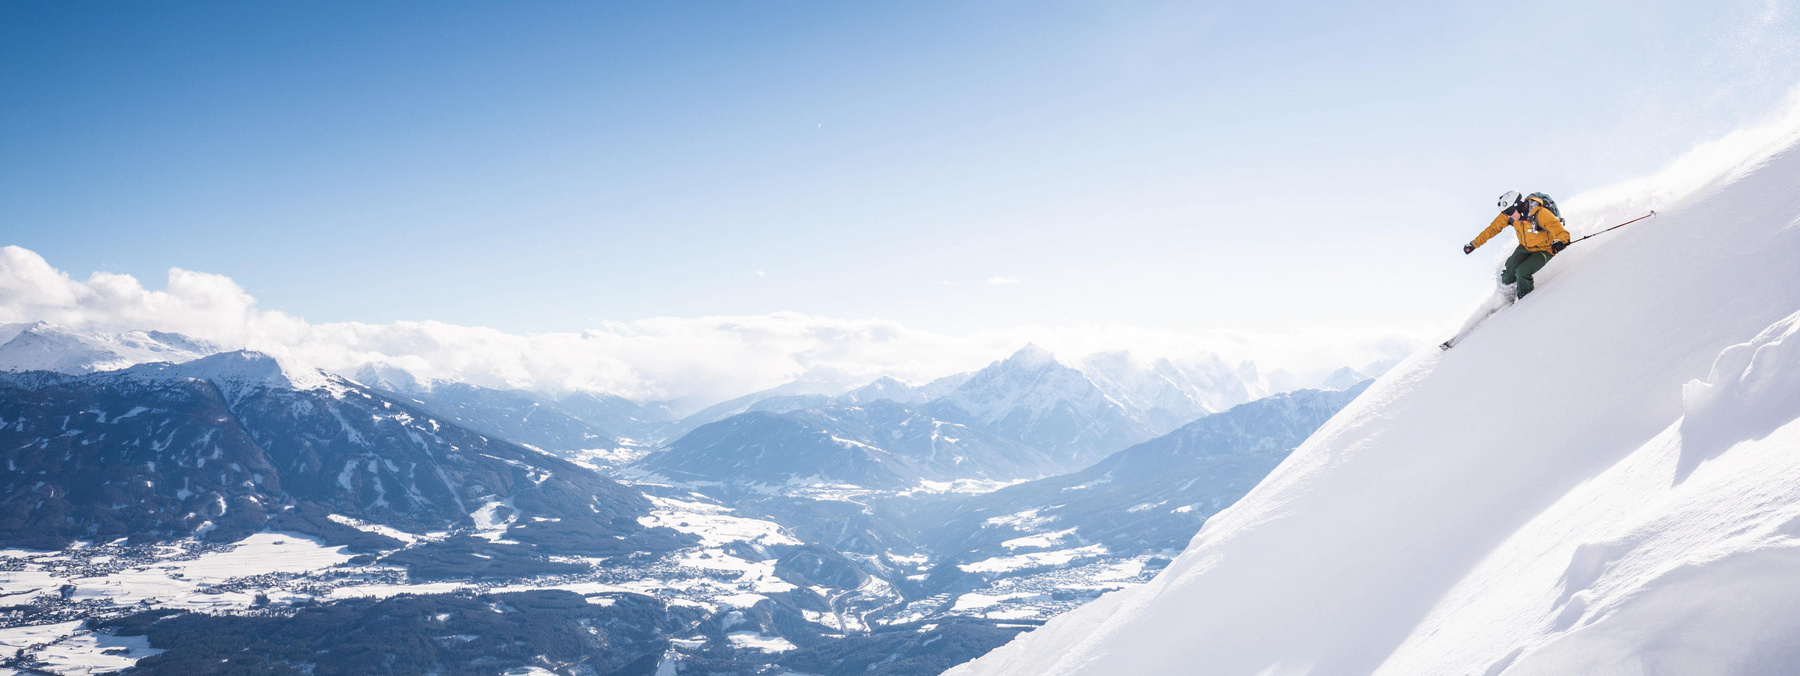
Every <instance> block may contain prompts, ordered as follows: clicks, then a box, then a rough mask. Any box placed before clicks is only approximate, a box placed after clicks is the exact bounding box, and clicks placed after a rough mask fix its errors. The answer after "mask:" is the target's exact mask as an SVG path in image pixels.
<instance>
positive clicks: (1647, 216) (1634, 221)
mask: <svg viewBox="0 0 1800 676" xmlns="http://www.w3.org/2000/svg"><path fill="white" fill-rule="evenodd" d="M1655 215H1656V212H1655V211H1654V210H1652V211H1651V212H1650V213H1647V214H1644V215H1642V216H1639V217H1637V218H1633V219H1631V220H1629V221H1625V222H1624V223H1620V224H1618V225H1615V226H1613V227H1610V228H1607V229H1605V230H1601V231H1600V232H1596V233H1594V235H1601V234H1605V233H1609V232H1612V231H1614V230H1618V229H1619V228H1623V227H1625V226H1627V225H1631V224H1632V223H1636V222H1638V221H1641V220H1644V219H1646V218H1649V217H1651V216H1655ZM1594 235H1583V236H1582V237H1581V239H1578V240H1575V242H1579V241H1581V240H1582V239H1587V238H1589V237H1593V236H1594ZM1575 242H1569V245H1570V246H1574V245H1575Z"/></svg>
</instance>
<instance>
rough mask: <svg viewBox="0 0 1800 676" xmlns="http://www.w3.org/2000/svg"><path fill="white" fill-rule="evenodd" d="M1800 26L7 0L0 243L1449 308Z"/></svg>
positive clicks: (992, 319) (552, 289) (840, 309)
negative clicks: (1485, 239) (1527, 215)
mask: <svg viewBox="0 0 1800 676" xmlns="http://www.w3.org/2000/svg"><path fill="white" fill-rule="evenodd" d="M1797 29H1800V25H1797V22H1796V19H1795V16H1794V12H1793V8H1792V7H1790V6H1788V5H1786V4H1783V3H1772V4H1771V3H1761V2H1729V1H1728V2H1718V3H1692V2H1610V1H1609V2H1575V3H1570V2H1547V1H1546V2H1524V3H1511V4H1499V3H1489V2H1450V3H1442V2H1396V3H1316V2H1254V3H1251V2H1239V3H1131V2H1104V3H1099V2H1095V3H1066V2H1051V3H1026V2H1005V3H963V2H943V3H935V2H934V3H808V2H779V3H747V2H718V3H701V2H696V3H555V2H534V3H412V4H405V3H255V2H251V3H161V2H134V3H81V2H67V3H60V2H59V3H23V2H12V3H5V4H0V97H3V98H0V235H3V236H4V237H3V238H0V239H4V240H5V241H3V242H0V244H17V245H19V246H23V247H25V248H28V249H31V250H33V251H36V252H38V253H40V254H42V255H43V256H44V257H45V258H46V259H48V260H49V261H50V263H51V264H53V265H55V266H57V267H59V268H61V269H64V270H67V271H69V272H70V273H71V274H74V275H76V276H77V277H85V276H86V275H87V274H88V273H90V272H93V271H109V272H120V273H128V274H132V275H136V276H138V277H139V278H142V279H144V280H146V282H147V283H148V284H150V285H152V286H155V285H158V284H160V280H161V279H162V277H163V275H164V274H165V273H166V271H167V269H168V268H169V267H171V266H179V267H182V268H187V269H192V270H201V271H206V272H212V273H219V274H223V275H226V276H229V277H231V278H232V279H234V280H236V281H237V282H238V283H239V284H241V285H243V286H244V287H245V288H246V289H247V290H248V291H249V292H250V293H252V294H254V295H255V296H256V297H257V299H258V300H259V302H260V303H261V305H262V306H263V307H265V308H272V309H280V310H284V311H286V312H289V313H292V314H296V315H299V316H302V317H305V318H306V319H308V320H310V321H314V322H334V321H348V320H356V321H364V322H377V323H379V322H389V321H393V320H401V319H435V320H441V321H446V322H451V323H456V324H464V325H476V326H491V327H495V328H500V329H502V330H506V331H514V332H532V331H561V330H575V329H580V328H583V327H587V326H593V325H595V324H597V323H599V322H603V321H608V320H635V319H642V318H646V317H655V316H682V317H692V316H702V315H745V314H763V313H769V312H776V311H798V312H803V313H809V314H819V315H828V316H833V317H845V318H858V319H861V318H879V319H889V320H895V321H899V322H901V323H903V324H905V325H907V326H912V327H917V328H921V329H925V330H931V331H943V332H952V333H955V332H965V331H973V330H976V329H978V328H981V327H993V326H1009V325H1020V324H1043V325H1066V324H1098V325H1110V324H1122V325H1132V326H1149V327H1160V328H1167V329H1171V330H1199V329H1207V328H1216V327H1229V328H1236V329H1245V330H1255V331H1285V330H1292V329H1296V328H1301V327H1316V326H1329V327H1371V326H1375V327H1379V326H1408V325H1418V324H1423V323H1438V322H1443V321H1445V320H1446V319H1451V320H1453V319H1454V317H1452V316H1451V315H1454V313H1455V312H1456V311H1457V310H1459V309H1461V308H1463V307H1464V306H1465V305H1466V304H1467V303H1468V302H1469V301H1470V300H1471V299H1472V298H1473V297H1474V296H1475V295H1477V294H1479V293H1481V290H1482V289H1483V288H1484V286H1485V285H1487V284H1489V283H1490V281H1489V279H1490V275H1491V266H1489V265H1488V264H1487V262H1486V261H1485V260H1476V259H1472V258H1467V257H1464V256H1462V255H1461V253H1460V251H1459V247H1460V245H1461V244H1462V243H1463V242H1465V241H1467V240H1468V239H1469V238H1470V237H1472V236H1473V234H1474V233H1475V232H1476V231H1477V230H1478V229H1479V228H1480V227H1481V226H1482V225H1484V224H1485V221H1486V220H1487V219H1488V218H1490V217H1491V216H1492V208H1491V207H1492V201H1493V198H1494V196H1495V195H1497V194H1498V193H1500V192H1502V191H1504V190H1506V189H1509V188H1521V189H1524V190H1527V191H1530V190H1545V191H1548V192H1550V193H1551V194H1553V195H1571V194H1574V193H1577V192H1580V191H1582V190H1586V189H1590V188H1594V187H1598V186H1602V185H1605V184H1608V183H1612V182H1615V181H1618V180H1621V179H1625V178H1629V177H1632V176H1636V175H1640V174H1644V173H1648V172H1651V171H1653V170H1655V169H1656V168H1657V167H1659V166H1661V165H1663V164H1664V163H1666V162H1668V161H1669V160H1670V159H1672V158H1674V157H1676V156H1678V155H1680V154H1681V153H1682V152H1684V151H1686V150H1688V149H1689V148H1690V147H1692V146H1693V145H1694V144H1695V143H1697V142H1700V141H1704V140H1707V139H1710V138H1714V137H1717V136H1719V135H1721V134H1723V133H1725V132H1728V131H1730V130H1732V129H1735V128H1738V127H1740V126H1742V125H1744V124H1746V123H1748V122H1751V121H1754V120H1756V119H1758V118H1761V117H1763V116H1766V115H1768V114H1770V113H1771V112H1772V111H1773V110H1774V109H1776V108H1777V107H1779V106H1780V105H1781V103H1782V101H1783V99H1784V97H1785V96H1786V95H1787V94H1788V92H1789V91H1790V89H1791V88H1792V87H1793V86H1794V85H1795V84H1796V83H1800V59H1796V58H1795V56H1796V43H1795V40H1796V36H1800V30H1797ZM1574 216H1575V217H1576V218H1579V215H1578V214H1577V215H1574ZM1015 280H1016V281H1015ZM990 281H997V282H1007V283H990Z"/></svg>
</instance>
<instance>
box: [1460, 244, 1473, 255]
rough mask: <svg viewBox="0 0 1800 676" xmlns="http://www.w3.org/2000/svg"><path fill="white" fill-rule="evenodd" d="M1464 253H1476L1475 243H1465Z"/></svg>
mask: <svg viewBox="0 0 1800 676" xmlns="http://www.w3.org/2000/svg"><path fill="white" fill-rule="evenodd" d="M1463 253H1465V254H1471V253H1475V245H1473V244H1464V245H1463Z"/></svg>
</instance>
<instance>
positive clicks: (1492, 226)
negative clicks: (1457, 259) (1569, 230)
mask: <svg viewBox="0 0 1800 676" xmlns="http://www.w3.org/2000/svg"><path fill="white" fill-rule="evenodd" d="M1506 223H1507V219H1506V214H1500V215H1499V216H1495V217H1494V222H1492V223H1489V224H1488V227H1487V228H1486V229H1485V230H1482V231H1481V234H1479V235H1476V236H1475V241H1472V242H1469V243H1468V244H1466V245H1463V253H1469V252H1471V251H1474V250H1476V249H1478V248H1481V245H1483V244H1487V241H1488V240H1490V239H1493V238H1494V235H1498V234H1500V231H1501V230H1505V229H1506ZM1557 227H1558V228H1560V227H1562V226H1561V225H1558V226H1557Z"/></svg>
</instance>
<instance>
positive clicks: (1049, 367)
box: [926, 345, 1155, 470]
mask: <svg viewBox="0 0 1800 676" xmlns="http://www.w3.org/2000/svg"><path fill="white" fill-rule="evenodd" d="M926 410H927V411H930V412H932V413H934V414H937V415H940V416H942V417H944V418H947V419H952V420H954V419H958V418H961V419H966V420H967V421H968V422H969V424H970V425H971V426H973V427H978V428H980V429H984V430H987V431H988V432H992V433H994V434H998V435H1000V436H1004V437H1008V438H1012V439H1017V440H1019V441H1021V442H1023V443H1025V444H1028V445H1030V446H1032V447H1034V448H1038V449H1041V450H1043V451H1046V452H1048V453H1051V454H1053V456H1054V457H1056V458H1057V460H1058V461H1059V462H1061V463H1062V464H1063V467H1065V468H1066V469H1069V470H1073V469H1078V468H1081V467H1085V466H1087V465H1088V464H1090V463H1092V462H1093V461H1095V460H1098V459H1100V458H1102V457H1105V456H1106V455H1107V454H1109V453H1112V452H1113V451H1117V450H1119V449H1122V448H1125V447H1126V446H1130V445H1131V444H1134V443H1137V442H1139V441H1143V440H1145V439H1149V438H1150V437H1152V436H1155V434H1153V432H1152V431H1153V429H1154V428H1153V427H1152V426H1151V424H1150V423H1149V421H1148V420H1146V419H1145V418H1144V416H1143V415H1141V414H1140V413H1139V412H1137V411H1133V410H1131V409H1128V408H1126V406H1125V405H1124V404H1122V403H1120V402H1119V401H1118V400H1115V399H1113V398H1112V397H1109V396H1107V395H1106V393H1105V392H1103V391H1101V389H1100V388H1099V387H1096V386H1095V385H1094V383H1093V381H1090V380H1088V378H1087V376H1085V375H1082V373H1081V372H1080V371H1077V370H1075V369H1073V368H1070V367H1068V366H1065V365H1063V364H1062V363H1061V362H1058V361H1057V360H1056V358H1055V357H1054V356H1053V355H1051V354H1050V352H1049V351H1047V350H1045V349H1043V348H1041V347H1038V346H1036V345H1027V346H1025V347H1024V348H1023V349H1020V350H1019V351H1018V352H1016V353H1014V354H1013V355H1012V356H1011V357H1007V358H1006V359H1003V360H1001V361H997V362H994V363H993V364H990V365H988V367H987V368H984V369H981V370H980V371H977V372H975V374H974V375H972V376H970V377H969V378H968V380H966V381H965V382H963V383H962V384H961V385H959V386H957V387H956V389H953V390H951V391H950V393H949V394H946V395H944V396H943V397H941V398H939V399H937V400H935V401H933V402H931V404H929V405H927V407H926Z"/></svg>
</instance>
